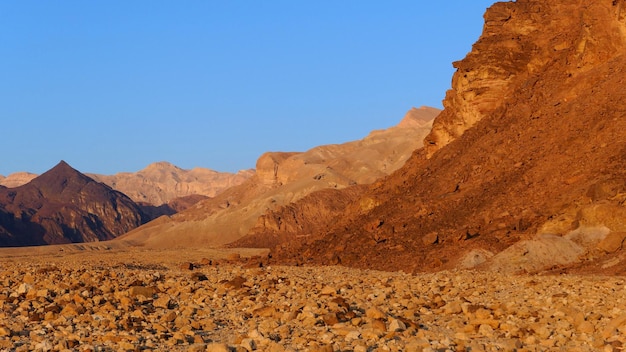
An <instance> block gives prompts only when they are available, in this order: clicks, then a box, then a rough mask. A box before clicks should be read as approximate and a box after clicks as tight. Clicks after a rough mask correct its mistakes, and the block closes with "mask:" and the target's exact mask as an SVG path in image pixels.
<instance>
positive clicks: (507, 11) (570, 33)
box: [425, 0, 626, 156]
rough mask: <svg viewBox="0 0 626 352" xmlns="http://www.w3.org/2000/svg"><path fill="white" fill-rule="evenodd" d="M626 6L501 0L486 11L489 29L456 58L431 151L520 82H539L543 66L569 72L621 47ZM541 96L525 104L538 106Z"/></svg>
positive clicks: (500, 103) (529, 85)
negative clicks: (469, 48)
mask: <svg viewBox="0 0 626 352" xmlns="http://www.w3.org/2000/svg"><path fill="white" fill-rule="evenodd" d="M625 12H626V9H624V5H623V3H622V1H621V0H620V1H608V0H607V1H598V2H594V3H593V4H591V3H590V6H586V5H585V6H582V5H581V4H579V3H573V2H570V3H567V2H562V1H559V2H545V1H544V2H542V1H533V0H528V1H516V2H501V3H496V4H494V5H493V6H492V7H491V8H489V10H488V11H487V12H486V13H485V16H484V17H485V26H484V29H483V34H482V36H481V37H480V39H479V40H478V41H477V42H476V43H475V44H474V46H473V49H472V51H471V52H470V53H469V54H468V55H467V57H465V59H463V60H461V61H458V62H455V63H454V67H455V68H456V69H457V71H456V73H455V74H454V76H453V78H452V89H450V90H449V91H448V92H447V94H446V98H445V100H444V102H443V104H444V107H445V110H444V113H443V114H442V115H441V116H440V117H439V118H438V119H437V120H436V121H435V123H434V125H433V130H432V132H431V133H430V135H429V136H428V137H427V138H426V140H425V146H426V150H427V155H428V156H432V154H433V153H434V152H435V151H437V150H439V149H441V148H442V147H443V146H445V145H447V144H448V143H450V142H451V141H453V140H455V139H456V138H458V137H459V136H460V135H462V134H463V133H464V132H465V131H466V130H467V129H469V128H471V127H472V126H474V124H476V123H477V122H478V121H480V120H482V119H483V118H484V117H485V116H488V115H489V114H492V113H495V112H496V111H498V110H499V109H503V108H505V105H504V104H505V103H506V102H507V101H510V100H511V97H512V95H515V94H518V92H519V90H533V89H536V87H537V83H538V80H540V79H541V78H540V77H541V75H542V74H543V72H544V71H545V70H552V69H554V68H555V67H554V65H560V66H561V67H559V68H558V69H559V70H562V73H563V77H564V78H567V77H572V76H574V75H577V74H581V73H584V72H586V71H588V70H589V69H590V68H591V67H593V66H595V65H597V64H600V63H604V62H606V61H608V60H610V59H611V58H613V57H615V56H618V55H621V54H622V53H623V49H624V38H625V37H626V21H624V13H625ZM565 14H569V15H565ZM575 94H576V93H574V92H572V95H574V96H573V97H572V98H574V97H575ZM537 102H538V101H537V100H536V99H535V100H534V101H529V102H528V103H529V104H528V105H526V106H518V107H517V108H522V109H524V110H527V111H526V113H527V114H532V112H533V110H534V109H533V106H534V104H533V103H537ZM500 113H505V111H504V110H503V111H501V112H500Z"/></svg>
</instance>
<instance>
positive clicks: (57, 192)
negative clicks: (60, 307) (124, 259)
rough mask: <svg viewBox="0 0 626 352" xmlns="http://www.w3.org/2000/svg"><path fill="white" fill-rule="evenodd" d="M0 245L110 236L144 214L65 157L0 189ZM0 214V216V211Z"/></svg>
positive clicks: (137, 221)
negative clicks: (26, 179)
mask: <svg viewBox="0 0 626 352" xmlns="http://www.w3.org/2000/svg"><path fill="white" fill-rule="evenodd" d="M3 207H4V209H5V210H7V211H8V213H7V214H8V215H6V216H4V217H3V216H0V229H2V228H4V229H6V230H7V231H8V234H9V235H6V236H5V235H2V233H1V232H0V246H15V245H18V246H21V245H41V244H57V243H68V242H91V241H102V240H109V239H112V238H115V237H117V236H119V235H121V234H123V233H125V232H128V231H129V230H131V229H134V228H135V227H137V226H139V225H141V224H143V223H145V222H146V221H147V220H148V217H147V216H146V215H145V214H144V213H143V212H142V211H141V209H140V208H139V206H138V205H137V204H135V203H134V202H133V201H132V200H130V198H128V197H127V196H126V195H124V194H123V193H120V192H117V191H114V190H113V189H111V188H110V187H109V186H107V185H105V184H103V183H100V182H97V181H95V180H93V179H91V178H90V177H88V176H86V175H84V174H82V173H80V172H79V171H78V170H76V169H74V168H73V167H71V166H70V165H69V164H68V163H66V162H65V161H60V162H59V163H58V164H57V165H56V166H54V167H53V168H52V169H50V170H48V171H46V172H45V173H43V174H41V175H40V176H38V177H36V178H34V179H33V180H32V181H31V182H29V183H27V184H25V185H22V186H20V187H17V188H12V189H8V190H7V189H5V188H4V189H3V188H0V208H3ZM0 215H2V214H0Z"/></svg>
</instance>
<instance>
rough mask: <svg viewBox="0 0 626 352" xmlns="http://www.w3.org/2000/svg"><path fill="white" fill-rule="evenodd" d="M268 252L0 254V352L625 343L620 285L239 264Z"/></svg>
mask: <svg viewBox="0 0 626 352" xmlns="http://www.w3.org/2000/svg"><path fill="white" fill-rule="evenodd" d="M264 254H265V253H264V251H263V250H258V249H256V250H246V249H233V250H211V249H198V250H193V249H184V250H141V249H131V248H112V247H111V246H109V245H107V244H91V245H74V246H49V247H34V248H19V249H1V250H0V258H2V259H0V280H1V282H2V285H1V286H0V287H1V290H0V350H6V351H32V350H37V351H144V350H145V351H166V350H172V351H252V350H258V351H618V350H622V349H623V344H624V342H626V280H625V278H623V277H602V276H575V275H560V276H555V275H546V276H530V275H525V276H516V275H504V274H497V273H494V272H478V271H444V272H439V273H435V274H419V275H411V274H406V273H403V272H382V271H373V270H359V269H351V268H346V267H341V266H326V267H288V266H265V267H259V266H258V265H256V266H254V267H252V266H249V265H246V264H245V263H246V261H245V258H246V257H250V256H257V255H264ZM239 257H241V258H242V259H239V260H238V258H239Z"/></svg>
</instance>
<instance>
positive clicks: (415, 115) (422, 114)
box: [398, 106, 441, 127]
mask: <svg viewBox="0 0 626 352" xmlns="http://www.w3.org/2000/svg"><path fill="white" fill-rule="evenodd" d="M440 112H441V110H440V109H437V108H432V107H428V106H421V107H419V108H415V107H413V108H411V110H409V111H407V113H406V115H404V118H403V119H402V121H400V123H399V124H398V126H399V127H419V126H424V125H425V124H427V123H429V122H431V121H432V120H434V119H435V117H437V115H439V113H440Z"/></svg>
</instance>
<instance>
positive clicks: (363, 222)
mask: <svg viewBox="0 0 626 352" xmlns="http://www.w3.org/2000/svg"><path fill="white" fill-rule="evenodd" d="M624 6H625V4H624V2H623V1H612V0H604V1H592V0H583V1H579V2H576V3H572V2H569V1H564V0H563V1H551V2H545V1H538V0H526V1H516V2H507V3H497V4H495V5H493V6H492V7H491V8H489V9H488V11H487V13H486V15H485V21H486V24H485V27H484V33H483V35H482V36H481V38H480V39H479V41H478V42H477V43H476V45H474V47H473V49H472V52H471V53H470V54H468V56H467V58H465V59H464V60H462V61H460V62H458V63H455V67H456V68H457V72H456V73H455V75H454V78H453V86H452V90H451V91H449V92H448V94H447V96H446V100H445V110H444V111H443V112H442V113H441V114H440V115H439V117H437V119H436V120H435V122H434V124H433V130H432V132H431V133H430V135H429V136H428V137H427V138H426V139H425V144H426V148H425V150H422V151H419V152H417V153H415V154H414V155H413V157H412V158H411V159H410V160H409V161H408V162H407V163H406V165H405V166H404V167H402V168H401V169H400V170H398V171H397V172H395V173H393V174H392V175H391V176H389V177H387V178H385V179H384V180H382V181H379V182H376V183H374V184H373V185H372V186H371V187H369V188H367V189H366V190H364V191H362V192H360V193H359V192H357V193H356V195H355V194H352V195H350V196H348V197H344V198H345V201H343V202H340V204H334V205H332V209H330V208H327V209H326V214H327V215H325V216H324V217H323V218H320V214H319V213H312V215H311V216H309V215H308V214H307V212H306V211H304V210H303V209H306V208H307V207H309V206H310V205H311V204H315V202H316V199H315V198H316V197H320V196H318V195H317V194H315V193H314V194H311V195H309V196H308V197H306V198H304V199H302V200H301V201H300V202H298V203H296V204H294V205H290V206H289V207H285V208H281V209H276V210H274V211H273V212H272V213H270V214H268V215H267V216H268V217H271V218H272V219H273V220H266V221H265V223H267V224H269V225H266V226H261V227H260V228H257V229H256V231H255V234H254V236H256V238H257V239H258V240H259V241H261V239H272V238H280V239H284V238H289V240H288V241H287V242H283V243H281V244H280V245H278V246H277V247H276V248H275V250H274V253H273V255H274V258H275V259H277V260H278V261H280V262H288V263H322V264H329V263H341V264H344V265H351V266H360V267H370V268H371V267H374V268H379V269H404V270H409V271H425V270H439V269H444V268H452V267H459V266H464V267H473V266H476V265H484V266H490V267H492V268H494V267H495V268H501V269H502V270H512V271H515V270H522V271H537V270H544V269H546V268H550V267H562V266H568V267H572V266H576V265H583V264H584V263H587V262H585V261H588V260H597V261H602V260H608V259H607V258H609V257H611V256H613V257H612V258H613V259H612V260H613V262H610V263H609V262H607V263H601V264H598V266H605V267H608V266H607V265H613V266H625V265H626V264H624V259H623V258H624V256H623V255H621V256H619V254H616V253H620V252H619V251H621V244H622V242H620V241H619V240H620V238H621V239H622V241H623V239H624V237H621V236H620V235H619V233H621V231H623V229H624V224H625V223H626V219H624V218H623V217H622V216H621V215H619V214H623V211H624V207H625V206H626V181H625V180H626V170H625V169H624V167H623V165H624V163H625V162H626V88H625V87H626V86H625V85H624V83H625V82H626V70H625V69H624V67H626V54H625V53H626V36H625V33H626V19H625V15H624V11H625V10H624ZM606 190H610V191H606ZM293 214H295V216H294V215H293ZM313 218H316V220H317V222H318V224H319V225H317V226H315V225H313V226H307V227H306V229H305V230H304V231H302V230H300V229H299V228H298V224H313V223H314V221H311V219H313ZM276 223H279V224H280V226H278V227H277V226H276V225H275V224H276ZM261 225H262V224H261ZM590 228H601V229H600V230H598V231H596V230H589V229H590ZM308 234H314V236H308V237H306V235H308ZM611 234H612V235H611ZM607 238H608V239H613V240H614V242H613V245H612V246H610V245H609V244H607V243H606V242H604V241H608V240H607ZM615 242H617V244H615ZM609 247H610V248H617V249H615V250H616V251H617V252H614V253H609V254H607V252H606V250H601V249H599V248H605V249H606V248H609ZM566 248H568V249H567V250H566ZM508 249H510V250H508ZM556 249H558V250H561V251H562V252H559V253H557V252H556V251H555V250H556ZM529 253H530V254H529ZM622 254H623V253H622ZM607 255H608V257H607ZM530 257H532V258H533V259H532V261H529V260H527V259H525V258H530ZM620 258H621V259H620ZM581 263H583V264H581Z"/></svg>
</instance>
